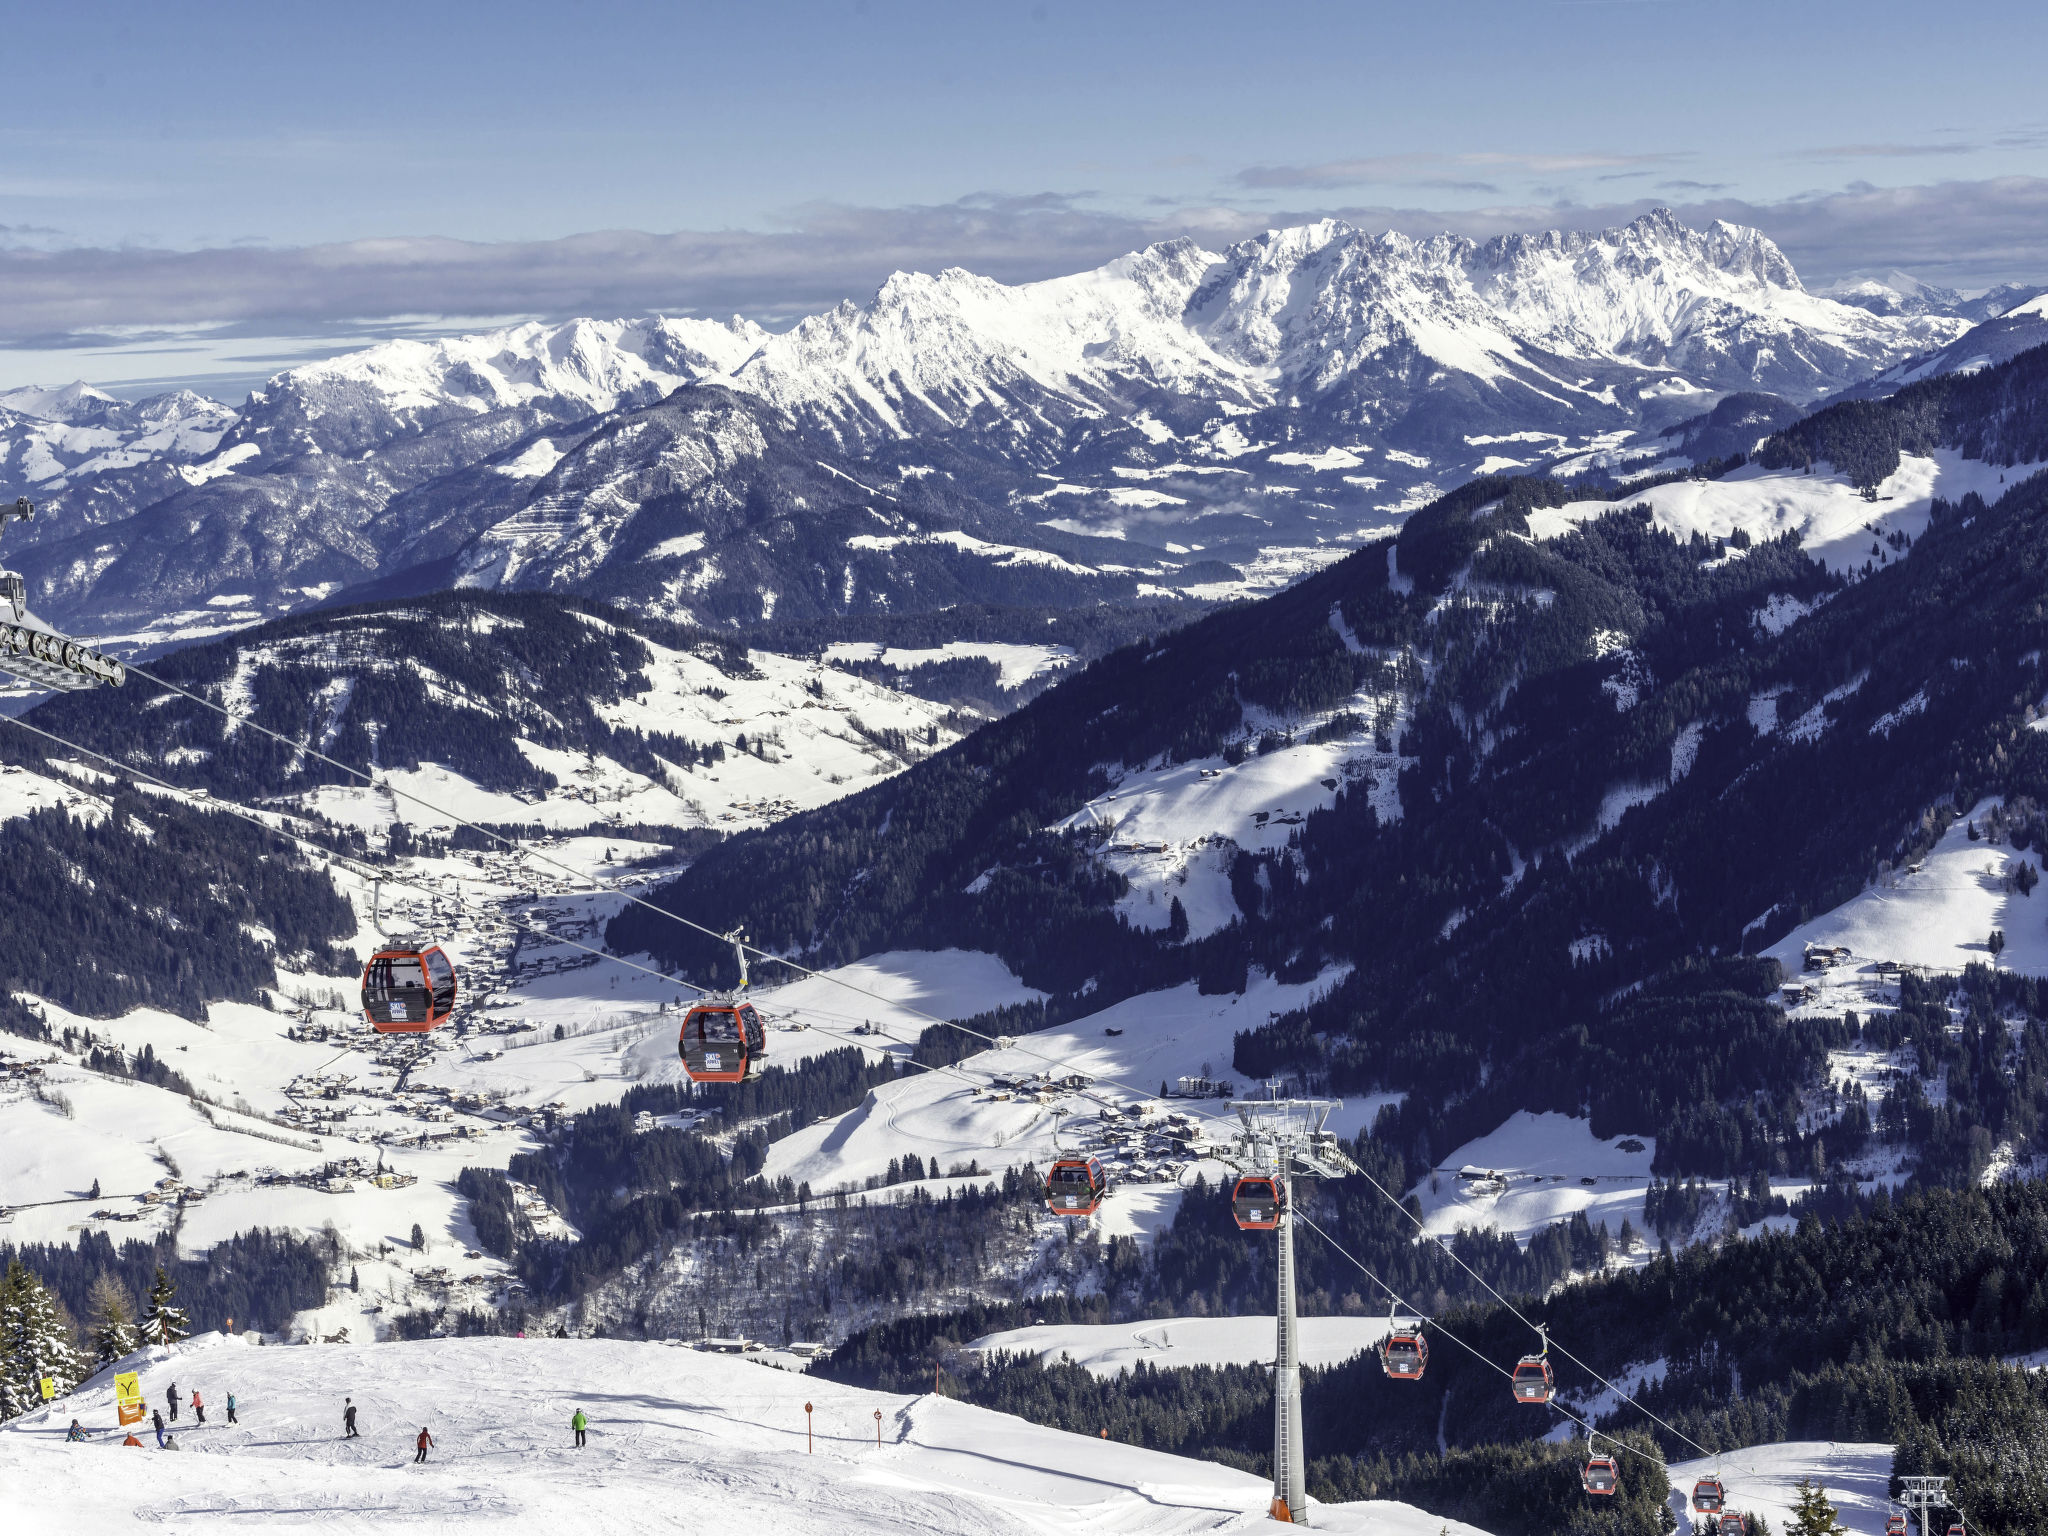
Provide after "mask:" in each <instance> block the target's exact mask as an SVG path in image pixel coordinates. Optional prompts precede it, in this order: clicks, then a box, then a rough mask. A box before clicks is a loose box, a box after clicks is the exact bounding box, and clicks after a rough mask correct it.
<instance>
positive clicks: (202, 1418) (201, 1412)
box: [192, 1387, 206, 1424]
mask: <svg viewBox="0 0 2048 1536" xmlns="http://www.w3.org/2000/svg"><path fill="white" fill-rule="evenodd" d="M192 1416H193V1417H194V1418H196V1419H197V1420H199V1422H200V1423H202V1424H204V1423H205V1422H206V1404H204V1403H202V1402H201V1401H200V1400H199V1389H198V1388H197V1387H194V1388H193V1389H192Z"/></svg>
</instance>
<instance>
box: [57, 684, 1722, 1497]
mask: <svg viewBox="0 0 2048 1536" xmlns="http://www.w3.org/2000/svg"><path fill="white" fill-rule="evenodd" d="M128 670H129V671H130V672H132V673H134V674H135V675H136V676H138V677H141V678H143V679H145V680H147V681H148V682H151V683H154V684H155V685H156V686H158V687H160V688H163V689H165V690H167V691H168V692H171V693H175V694H178V695H180V696H181V697H184V698H186V699H189V700H191V701H192V702H193V703H195V704H198V705H200V706H202V707H203V708H206V709H210V710H212V711H213V712H214V713H216V714H218V715H220V716H221V717H222V718H223V719H227V720H232V721H236V722H238V723H240V724H243V725H247V726H248V727H249V728H250V729H252V730H255V731H258V732H260V733H261V734H263V735H266V736H269V737H270V738H272V739H273V740H275V741H277V742H279V743H280V744H281V745H284V746H287V747H290V748H291V749H292V750H293V751H294V752H297V753H301V754H304V755H305V756H309V757H313V758H317V759H318V760H319V761H321V762H324V763H327V764H328V765H329V766H331V767H334V768H337V769H339V770H340V771H341V772H343V773H346V774H348V775H349V776H350V777H351V778H355V779H358V780H361V781H362V782H363V783H365V784H368V785H370V786H372V787H373V788H381V789H383V790H384V791H385V792H386V793H388V794H391V795H392V796H394V797H396V798H403V799H406V800H409V801H411V802H412V803H414V804H416V805H419V806H421V807H423V808H425V809H427V810H429V811H432V812H433V813H434V814H435V815H436V816H439V817H442V818H445V819H446V820H448V821H449V822H450V823H452V824H453V825H456V826H461V827H465V828H467V829H469V830H470V831H473V832H476V833H478V834H479V835H480V836H483V837H486V838H489V839H490V840H491V841H492V842H494V843H496V844H498V845H499V846H500V847H502V848H506V849H509V850H511V851H512V852H514V853H516V854H519V855H522V856H524V857H527V858H532V859H537V860H539V861H540V862H542V863H545V864H548V865H551V866H553V867H555V868H557V869H560V870H562V871H563V872H565V873H567V874H568V875H570V876H571V877H573V878H575V879H578V880H581V881H584V882H587V883H588V884H590V885H591V886H594V887H596V888H597V889H599V890H603V891H606V892H608V893H609V894H617V895H623V896H624V898H625V900H626V901H627V902H628V903H629V904H630V905H634V906H639V907H644V908H645V909H647V910H648V911H650V912H655V913H658V914H660V915H661V916H663V917H665V918H668V919H669V920H671V921H673V922H676V923H679V924H681V925H682V926H683V927H685V928H688V929H690V930H692V931H693V932H696V933H699V934H702V935H704V936H705V937H707V938H712V939H717V940H720V941H721V942H726V941H728V936H727V935H726V934H723V933H720V932H718V931H717V930H715V929H713V928H710V927H708V926H706V925H705V924H703V923H699V922H697V921H695V920H694V919H691V918H688V917H685V916H683V915H682V914H681V913H679V912H673V911H670V910H669V909H668V908H666V907H663V906H660V905H658V904H656V903H654V902H651V901H649V900H647V899H646V898H645V897H641V896H637V895H633V894H632V893H630V892H619V891H617V890H616V888H614V887H606V886H605V885H603V883H602V882H601V881H599V880H598V879H597V877H595V876H593V875H590V874H587V873H585V872H584V871H582V870H579V869H577V868H576V867H575V866H574V865H571V864H569V863H567V862H566V861H564V860H561V859H557V858H554V857H552V856H551V855H549V854H547V853H545V852H543V851H541V850H537V849H533V848H529V847H527V846H526V845H525V844H524V843H522V842H520V841H518V840H517V839H514V838H508V837H506V836H505V835H504V834H502V833H499V832H496V831H493V830H492V829H490V828H489V827H485V826H482V825H480V824H478V823H476V822H473V821H470V820H468V819H467V818H465V817H461V816H458V815H456V814H454V813H453V812H451V811H448V810H447V809H445V808H443V807H441V806H438V805H436V804H434V803H433V802H432V801H430V800H427V799H426V798H425V797H423V796H421V795H417V794H415V793H413V792H412V791H410V790H406V789H402V788H400V787H399V786H397V785H395V784H393V783H391V782H390V781H389V779H388V777H387V778H386V779H385V780H383V781H379V780H378V779H377V778H376V777H375V776H373V775H372V774H370V773H368V772H366V771H364V770H362V769H359V768H355V767H352V766H351V765H349V764H347V763H344V762H342V761H340V760H339V759H338V758H334V757H331V756H329V755H328V754H327V753H325V752H323V751H321V750H320V749H319V748H317V747H313V746H310V745H308V744H307V743H305V742H302V741H297V740H294V739H293V738H292V737H289V736H287V735H285V734H284V733H283V732H281V731H277V730H274V729H272V728H271V727H269V726H267V725H264V724H262V723H261V722H259V721H257V720H255V719H253V718H251V717H250V716H248V715H246V714H243V713H240V712H238V711H235V710H231V709H229V708H227V707H226V706H224V705H221V704H217V703H215V702H214V701H213V700H211V699H209V698H206V697H205V696H204V695H202V694H199V693H195V692H193V691H192V690H191V689H188V688H185V687H182V686H180V685H179V684H177V683H173V682H170V681H168V680H166V679H164V678H162V677H159V676H157V675H156V674H155V673H153V672H151V671H149V670H148V669H146V668H144V667H141V666H137V665H133V664H130V665H129V667H128ZM16 723H17V724H18V723H20V722H19V721H17V722H16ZM28 728H29V729H31V730H34V729H36V728H35V727H28ZM38 734H43V735H48V734H49V733H47V732H38ZM50 739H52V740H61V738H57V737H54V736H52V737H51V738H50ZM64 745H66V746H71V745H72V744H70V743H68V742H67V743H64ZM72 750H74V751H82V750H85V749H83V748H78V747H75V746H73V747H72ZM90 755H92V756H95V757H99V758H100V759H101V760H102V761H106V762H112V761H114V760H113V759H110V758H106V757H104V756H103V755H102V754H99V753H91V754H90ZM156 782H159V783H162V782H163V781H161V780H158V781H156ZM166 787H169V788H173V789H175V788H176V786H175V785H167V786H166ZM259 824H260V823H259ZM316 846H317V845H316ZM550 937H552V936H550ZM557 942H567V941H560V940H558V941H557ZM574 947H577V948H583V949H587V950H588V947H587V946H582V945H577V946H574ZM743 949H744V950H745V951H746V952H749V953H752V954H754V955H757V956H759V957H760V958H762V959H763V960H768V961H773V962H774V963H776V964H779V965H782V966H785V967H787V968H788V969H790V970H792V971H795V972H797V973H798V974H799V975H801V976H804V977H807V978H810V979H814V980H821V981H826V982H830V983H831V984H832V985H834V986H838V987H841V988H844V989H845V990H847V991H850V992H854V993H856V994H858V995H860V996H863V997H867V998H870V999H871V1000H873V1001H876V1002H879V1003H882V1004H883V1005H884V1006H886V1007H890V1008H895V1009H899V1010H901V1011H902V1012H904V1013H907V1014H911V1015H913V1016H915V1017H917V1018H921V1019H925V1020H927V1021H929V1022H930V1023H932V1024H937V1025H944V1026H947V1027H950V1028H954V1029H957V1030H959V1031H961V1033H963V1034H967V1035H971V1036H973V1037H974V1038H976V1039H979V1040H983V1041H986V1042H987V1043H988V1044H990V1045H991V1046H995V1047H997V1048H1000V1049H1009V1050H1015V1051H1017V1052H1018V1053H1019V1054H1021V1055H1025V1056H1029V1057H1031V1058H1032V1059H1034V1060H1037V1061H1041V1062H1045V1063H1047V1064H1048V1065H1052V1066H1059V1067H1071V1063H1068V1062H1066V1061H1064V1060H1062V1059H1060V1058H1057V1057H1050V1056H1046V1055H1044V1054H1043V1053H1040V1052H1036V1051H1032V1050H1030V1049H1029V1048H1028V1047H1025V1046H1022V1045H1020V1044H1018V1043H1017V1042H1016V1041H1014V1040H1012V1039H1007V1038H999V1037H997V1036H993V1035H988V1034H984V1033H982V1032H981V1031H980V1030H977V1029H973V1028H971V1027H969V1026H967V1025H965V1024H961V1023H959V1022H957V1021H955V1020H951V1019H943V1018H940V1017H938V1016H937V1015H935V1014H931V1013H927V1012H925V1011H924V1010H923V1009H921V1008H917V1007H915V1006H914V1005H912V1004H908V1003H903V1002H900V1001H898V1000H896V999H893V998H888V997H885V996H883V995H882V994H881V993H878V992H875V991H872V990H871V989H869V988H866V987H862V986H860V985H859V984H857V983H855V982H851V981H848V980H846V979H845V978H843V977H840V976H835V975H833V974H831V973H830V972H826V971H818V970H814V969H812V968H811V967H809V966H805V965H803V964H801V963H799V962H797V961H794V960H790V959H788V958H786V957H784V956H781V955H777V954H774V953H772V952H770V951H768V950H764V949H761V948H760V947H759V946H757V945H752V944H743ZM588 952H589V953H592V954H598V955H604V956H605V957H606V958H610V959H614V960H617V961H618V963H620V964H623V965H628V966H631V967H632V968H633V969H636V970H641V971H646V972H647V973H648V974H652V975H662V974H663V973H661V972H657V971H653V970H651V969H650V968H649V967H646V966H640V965H637V964H636V963H635V962H631V961H627V960H624V959H622V958H621V957H618V956H611V955H607V954H606V952H604V951H601V950H588ZM664 979H667V980H671V981H675V980H677V978H673V977H664ZM679 984H681V985H688V986H691V987H692V988H693V990H695V991H698V992H699V993H707V992H708V991H709V990H710V989H708V988H702V987H696V986H695V984H694V983H679ZM813 1027H818V1026H813ZM819 1032H820V1033H824V1034H827V1035H828V1036H831V1032H830V1031H828V1030H824V1029H823V1028H822V1027H819ZM832 1037H833V1038H838V1037H836V1036H832ZM909 1059H910V1060H911V1061H913V1063H914V1064H915V1065H918V1066H921V1067H922V1066H927V1064H926V1063H923V1062H917V1061H916V1060H915V1058H914V1057H913V1058H909ZM927 1069H928V1070H937V1069H932V1068H927ZM947 1070H948V1072H949V1075H953V1076H956V1077H961V1079H962V1080H963V1081H971V1079H967V1078H966V1077H965V1076H964V1075H963V1074H960V1073H958V1072H957V1071H953V1070H952V1069H950V1068H949V1069H947ZM1100 1080H1101V1081H1104V1082H1108V1083H1112V1084H1116V1085H1117V1086H1120V1087H1123V1088H1125V1089H1126V1090H1127V1091H1130V1092H1132V1093H1135V1094H1138V1096H1139V1097H1141V1098H1142V1097H1145V1096H1146V1095H1144V1094H1143V1092H1142V1091H1141V1090H1139V1089H1137V1088H1136V1087H1134V1086H1133V1085H1132V1084H1130V1083H1129V1082H1127V1081H1124V1080H1122V1079H1119V1078H1115V1077H1103V1078H1101V1079H1100ZM1201 1118H1204V1119H1210V1120H1215V1121H1218V1122H1219V1123H1227V1122H1223V1121H1222V1117H1220V1116H1212V1115H1203V1116H1202V1117H1201ZM1360 1176H1361V1177H1363V1178H1364V1179H1365V1180H1366V1182H1367V1183H1368V1184H1370V1185H1372V1187H1373V1188H1374V1189H1375V1190H1377V1191H1378V1192H1379V1193H1380V1194H1381V1195H1382V1196H1384V1197H1385V1198H1386V1199H1387V1200H1388V1202H1389V1203H1390V1204H1392V1205H1393V1206H1394V1207H1395V1208H1396V1209H1398V1210H1399V1211H1400V1212H1401V1213H1402V1214H1403V1215H1404V1216H1407V1217H1408V1218H1409V1220H1410V1221H1411V1222H1413V1223H1414V1224H1415V1226H1416V1227H1417V1229H1418V1230H1419V1231H1420V1232H1421V1233H1422V1234H1423V1235H1424V1236H1425V1237H1427V1238H1429V1239H1430V1241H1432V1242H1434V1243H1435V1244H1436V1245H1437V1246H1438V1247H1439V1248H1441V1249H1442V1250H1443V1251H1444V1252H1445V1253H1446V1254H1447V1255H1449V1256H1450V1258H1451V1260H1452V1261H1453V1262H1454V1263H1456V1264H1457V1265H1458V1267H1459V1268H1461V1269H1463V1270H1464V1271H1465V1272H1466V1273H1467V1274H1469V1275H1471V1277H1472V1278H1473V1279H1474V1280H1475V1281H1477V1282H1478V1283H1479V1285H1480V1287H1481V1288H1482V1289H1483V1290H1485V1291H1486V1293H1487V1294H1488V1295H1490V1296H1492V1297H1493V1298H1494V1300H1495V1301H1497V1302H1498V1303H1499V1304H1500V1305H1501V1306H1502V1307H1504V1308H1505V1309H1506V1310H1507V1311H1508V1312H1510V1313H1511V1314H1512V1315H1513V1316H1514V1317H1516V1318H1517V1319H1519V1320H1520V1321H1521V1322H1522V1323H1523V1324H1524V1325H1526V1326H1528V1327H1529V1328H1531V1329H1532V1330H1535V1331H1536V1332H1538V1333H1539V1335H1540V1336H1542V1337H1543V1338H1544V1339H1545V1343H1546V1346H1547V1345H1548V1343H1549V1342H1550V1340H1549V1337H1548V1331H1547V1329H1545V1328H1541V1327H1539V1326H1538V1325H1537V1324H1535V1323H1532V1322H1530V1320H1529V1318H1528V1317H1527V1315H1526V1314H1524V1313H1523V1312H1522V1311H1521V1309H1520V1308H1518V1307H1516V1306H1515V1305H1514V1303H1512V1302H1511V1301H1509V1300H1508V1299H1507V1298H1506V1297H1505V1296H1503V1295H1502V1294H1501V1293H1500V1292H1499V1291H1498V1290H1496V1289H1495V1288H1494V1287H1493V1286H1492V1285H1491V1284H1490V1283H1489V1282H1488V1281H1487V1280H1486V1279H1485V1277H1484V1276H1482V1275H1480V1274H1479V1272H1478V1271H1477V1270H1475V1269H1473V1268H1472V1266H1471V1265H1469V1264H1467V1263H1466V1262H1465V1261H1464V1259H1463V1258H1461V1257H1459V1255H1458V1254H1457V1252H1456V1251H1455V1250H1454V1249H1452V1248H1451V1246H1450V1245H1449V1244H1448V1243H1445V1242H1444V1241H1443V1239H1442V1238H1440V1237H1438V1236H1437V1235H1436V1234H1435V1233H1433V1232H1431V1231H1430V1230H1429V1229H1428V1227H1427V1226H1425V1225H1424V1224H1423V1223H1422V1221H1421V1220H1420V1219H1419V1218H1417V1217H1416V1216H1414V1215H1413V1214H1412V1213H1411V1212H1409V1210H1408V1208H1407V1207H1406V1206H1405V1205H1403V1204H1402V1203H1401V1201H1400V1200H1399V1199H1398V1198H1396V1197H1395V1196H1394V1195H1392V1194H1391V1193H1390V1192H1389V1191H1388V1190H1387V1188H1386V1187H1385V1186H1384V1185H1383V1184H1381V1183H1380V1182H1379V1181H1378V1180H1377V1179H1375V1178H1373V1176H1372V1175H1371V1174H1370V1173H1366V1172H1365V1171H1364V1170H1363V1169H1361V1170H1360ZM1304 1219H1306V1218H1304ZM1318 1230H1319V1229H1318ZM1557 1349H1558V1353H1559V1354H1560V1355H1563V1356H1564V1357H1565V1358H1566V1359H1568V1360H1570V1361H1571V1362H1572V1363H1573V1364H1574V1365H1577V1366H1578V1367H1579V1368H1580V1369H1581V1370H1583V1371H1585V1372H1586V1373H1587V1374H1588V1375H1589V1376H1592V1377H1593V1378H1594V1379H1595V1380H1596V1381H1598V1382H1600V1383H1601V1385H1602V1386H1604V1387H1606V1388H1607V1390H1608V1391H1610V1392H1612V1393H1613V1394H1614V1395H1615V1397H1616V1398H1617V1399H1618V1400H1620V1401H1622V1402H1626V1403H1628V1404H1629V1405H1630V1406H1632V1407H1634V1408H1635V1409H1636V1410H1637V1411H1638V1412H1640V1413H1642V1414H1643V1415H1644V1416H1645V1417H1646V1418H1648V1419H1650V1420H1651V1421H1652V1422H1654V1423H1656V1424H1658V1425H1659V1426H1661V1427H1662V1428H1663V1429H1665V1430H1666V1431H1667V1432H1669V1433H1670V1434H1672V1435H1673V1436H1674V1437H1676V1438H1677V1439H1678V1440H1680V1441H1682V1442H1683V1443H1684V1444H1686V1445H1689V1446H1691V1447H1692V1448H1693V1449H1694V1450H1697V1451H1699V1452H1700V1454H1701V1455H1702V1456H1710V1455H1712V1454H1714V1453H1712V1452H1709V1451H1708V1450H1706V1448H1705V1447H1704V1446H1701V1445H1700V1444H1699V1442H1698V1441H1696V1440H1694V1439H1693V1438H1692V1437H1691V1436H1689V1435H1687V1434H1685V1433H1684V1432H1682V1431H1681V1430H1678V1429H1676V1428H1675V1427H1673V1426H1672V1425H1671V1424H1670V1423H1668V1422H1667V1421H1666V1420H1664V1419H1663V1418H1661V1417H1660V1416H1658V1415H1657V1414H1655V1413H1652V1412H1651V1411H1650V1410H1649V1409H1648V1408H1646V1407H1644V1406H1643V1405H1642V1404H1641V1403H1640V1402H1638V1401H1637V1400H1636V1399H1635V1397H1634V1396H1633V1395H1631V1394H1630V1393H1628V1392H1625V1391H1623V1390H1622V1389H1621V1388H1620V1387H1618V1386H1617V1385H1615V1383H1614V1382H1612V1381H1611V1380H1609V1379H1608V1378H1607V1377H1605V1376H1603V1375H1601V1374H1600V1373H1599V1372H1598V1371H1595V1370H1593V1369H1592V1367H1590V1366H1588V1365H1587V1364H1586V1363H1585V1362H1584V1361H1583V1360H1581V1359H1579V1358H1578V1357H1577V1356H1576V1355H1574V1354H1572V1353H1571V1352H1570V1351H1569V1350H1567V1349H1565V1348H1564V1346H1563V1345H1561V1344H1560V1345H1558V1346H1557ZM1501 1369H1503V1370H1505V1368H1504V1367H1503V1368H1501ZM1507 1374H1509V1376H1510V1378H1511V1379H1512V1375H1513V1373H1512V1372H1508V1373H1507Z"/></svg>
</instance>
